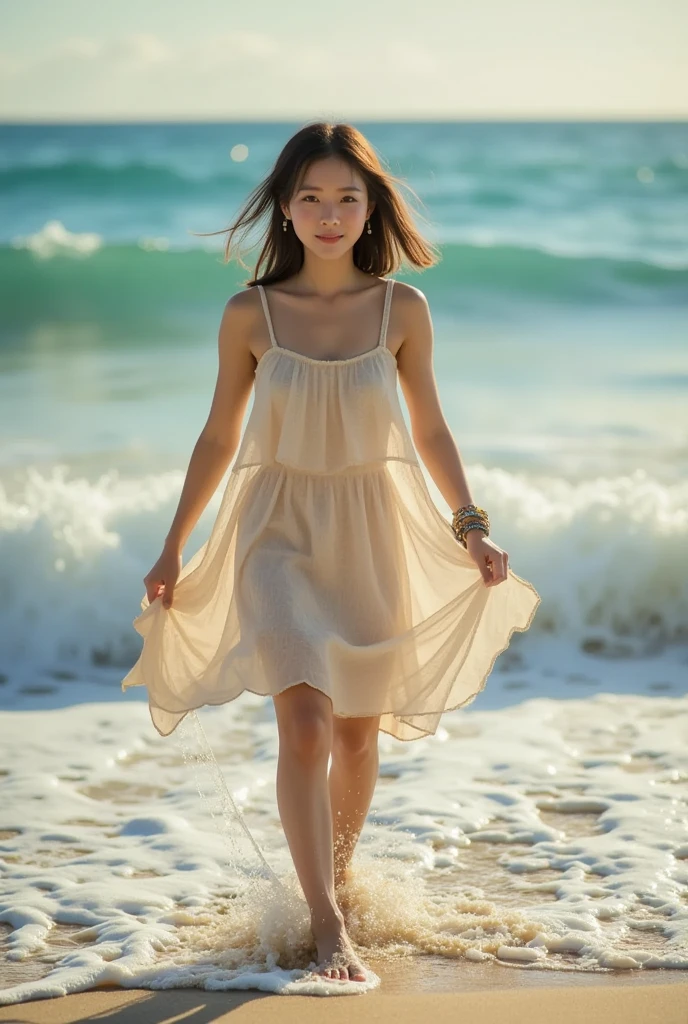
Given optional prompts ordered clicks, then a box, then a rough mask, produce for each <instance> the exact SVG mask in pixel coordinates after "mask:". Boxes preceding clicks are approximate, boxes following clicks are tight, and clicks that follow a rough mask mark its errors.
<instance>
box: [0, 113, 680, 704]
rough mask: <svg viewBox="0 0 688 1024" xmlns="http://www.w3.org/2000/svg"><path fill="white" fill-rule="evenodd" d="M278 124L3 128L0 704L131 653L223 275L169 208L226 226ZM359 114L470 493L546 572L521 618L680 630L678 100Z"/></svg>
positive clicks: (573, 637) (613, 645) (187, 443)
mask: <svg viewBox="0 0 688 1024" xmlns="http://www.w3.org/2000/svg"><path fill="white" fill-rule="evenodd" d="M298 127H299V125H297V124H293V125H292V124H284V123H280V124H269V123H260V124H258V123H256V124H251V123H237V124H226V123H225V124H205V123H204V124H169V123H165V124H135V125H50V126H40V125H11V126H10V125H6V126H4V127H0V304H1V309H2V316H1V318H0V441H1V444H0V584H1V586H0V590H1V591H2V594H3V598H2V603H3V608H2V617H3V622H4V628H3V635H2V641H1V645H0V673H2V677H0V678H4V679H5V680H6V682H5V685H4V688H3V689H2V690H0V692H2V693H3V694H4V699H5V702H6V705H7V706H16V704H17V702H19V703H22V702H23V700H24V699H25V698H26V699H28V698H27V697H26V694H25V696H24V697H20V691H21V690H22V687H23V688H24V689H26V686H27V685H29V684H27V682H26V677H27V675H29V676H30V678H31V679H32V680H34V682H33V683H31V685H36V684H35V673H36V672H39V673H48V674H49V676H50V679H51V680H52V681H51V682H50V683H49V684H46V685H47V691H46V692H47V693H48V694H49V693H50V692H51V688H52V689H54V687H55V686H56V685H57V684H56V683H55V674H56V673H57V675H58V678H59V677H60V673H61V674H62V676H65V675H66V677H67V678H70V676H71V675H72V674H75V675H76V676H79V673H82V672H84V671H86V672H93V671H96V670H97V669H98V668H99V667H103V666H108V665H109V666H115V669H116V671H118V672H119V671H120V670H121V669H123V668H124V667H126V666H127V665H128V664H130V663H131V661H132V660H133V658H134V656H135V652H136V650H137V647H138V637H137V636H136V635H135V634H134V632H133V630H132V628H131V619H132V617H133V616H134V615H135V614H136V613H137V611H138V604H139V599H140V596H141V592H142V584H141V578H142V576H143V574H144V572H145V571H146V570H147V569H148V568H149V567H150V564H152V561H153V560H154V559H155V558H156V557H157V554H158V548H159V545H160V542H161V541H162V538H163V536H164V534H165V532H166V530H167V527H168V525H169V521H170V519H171V516H172V514H173V512H174V509H175V507H176V502H177V499H178V496H179V491H180V489H181V485H182V481H183V477H184V472H185V469H186V466H187V464H188V459H189V456H190V453H191V450H192V447H193V444H194V442H195V439H196V437H197V435H198V432H199V431H200V429H201V427H202V425H203V423H204V421H205V417H206V415H207V411H208V408H209V403H210V398H211V395H212V390H213V386H214V380H215V371H216V339H217V328H218V324H219V320H220V316H221V312H222V308H223V305H224V302H225V300H226V298H227V297H228V296H229V295H230V294H231V293H232V292H233V291H235V290H236V289H238V288H240V287H241V286H242V282H243V281H244V280H245V279H246V278H247V277H248V276H249V274H248V271H247V270H246V269H245V268H242V267H240V266H238V265H236V264H229V265H225V264H224V263H223V259H222V244H223V241H224V238H223V236H221V235H218V236H215V237H212V238H202V237H198V236H197V235H196V234H194V233H195V232H209V231H214V230H218V229H220V228H223V227H225V226H226V225H227V224H229V223H230V221H231V219H232V216H233V214H234V213H235V212H236V211H237V210H238V208H239V207H240V205H241V203H242V201H243V199H244V198H245V197H246V195H247V194H248V192H249V191H250V190H251V189H252V187H253V186H254V185H255V184H256V183H257V182H258V181H259V180H260V179H261V178H262V177H263V175H264V174H265V173H266V172H267V171H268V169H269V167H270V166H271V163H272V161H273V160H274V159H275V157H276V156H277V153H278V151H279V149H280V148H281V146H282V145H283V143H284V142H285V141H286V140H287V138H288V137H289V136H290V135H291V134H292V133H293V131H295V130H296V129H297V128H298ZM358 127H360V128H361V129H362V130H363V131H364V132H365V133H366V134H367V135H368V137H369V138H370V140H371V142H372V143H373V145H374V146H375V147H376V149H377V151H378V153H379V154H380V155H381V157H382V158H383V160H384V161H385V162H386V163H387V164H388V166H389V167H390V168H391V170H392V171H393V172H394V173H395V174H398V175H401V176H402V177H403V178H404V179H405V180H406V181H408V183H409V185H410V186H411V187H412V189H413V190H414V191H415V193H416V195H417V196H418V201H417V203H416V208H417V211H418V224H419V226H420V227H421V229H422V230H424V231H425V232H426V233H427V235H428V236H429V237H430V238H431V239H432V240H433V241H437V242H438V243H439V244H440V246H441V249H442V259H441V262H440V263H439V264H438V266H436V267H434V268H433V269H431V270H429V271H427V272H425V273H423V274H418V273H413V272H407V271H403V270H402V271H400V272H399V273H398V274H397V275H396V276H397V277H398V278H399V279H403V280H408V281H411V282H412V283H413V284H415V285H417V286H418V287H420V288H422V289H423V290H424V291H425V293H426V295H427V296H428V299H429V301H430V306H431V310H432V314H433V320H434V324H435V333H436V353H435V356H436V369H437V376H438V382H439V387H440V393H441V397H442V400H443V404H444V408H445V413H446V416H447V419H448V421H449V423H450V425H451V427H452V429H453V430H454V433H455V436H456V439H457V442H458V444H459V447H460V450H461V452H462V455H463V459H464V462H465V464H466V467H467V471H468V474H469V479H470V482H471V485H472V488H473V491H474V495H475V500H476V501H478V502H479V503H480V504H482V505H484V506H486V507H488V508H489V509H490V512H491V517H492V522H493V535H494V537H495V539H496V540H497V542H498V543H500V544H501V545H502V546H503V547H505V548H507V549H508V550H509V552H510V555H511V563H512V567H513V568H514V571H516V572H517V573H519V575H522V576H524V577H526V578H528V579H530V580H531V581H532V582H533V583H534V585H535V586H536V587H537V588H538V590H539V591H540V593H541V594H542V596H543V605H542V608H541V609H540V611H539V613H538V616H537V621H536V622H535V623H534V625H533V627H532V633H533V636H535V637H537V636H538V635H541V636H545V635H546V636H547V637H548V638H549V639H555V640H562V641H563V640H566V641H567V642H570V643H572V644H573V646H574V647H575V648H576V649H578V650H581V649H582V650H596V651H604V650H610V651H616V652H617V653H619V654H622V655H624V654H625V655H628V656H631V657H636V658H637V657H640V656H641V655H642V654H643V653H647V652H648V651H650V650H652V651H656V650H658V649H663V648H664V646H665V645H671V644H673V643H674V642H675V641H677V640H678V641H685V639H686V635H687V633H688V627H687V626H686V623H687V622H688V585H687V583H686V580H687V579H688V572H687V571H686V570H687V569H688V540H687V538H688V512H687V509H688V483H687V482H686V473H687V470H688V124H686V123H652V124H650V123H642V124H632V123H610V124H604V123H597V124H593V123H561V124H548V123H532V124H526V123H505V124H499V123H373V124H365V123H362V122H360V123H358ZM433 493H434V494H435V497H436V498H437V500H438V504H439V505H440V507H441V508H442V509H443V511H446V510H445V509H444V506H443V503H442V499H441V498H440V497H439V495H437V492H436V491H433ZM219 494H220V491H219V490H218V493H217V494H216V496H215V498H214V499H213V502H211V504H210V506H209V507H208V510H207V511H206V513H205V514H204V516H203V517H202V518H201V521H200V522H199V524H198V526H197V527H196V530H195V531H194V534H192V537H191V538H190V541H189V545H188V547H187V549H186V557H189V555H190V553H191V552H192V551H193V550H194V549H195V547H196V546H198V544H200V543H201V541H202V540H203V539H204V538H205V536H206V535H207V532H208V529H209V525H210V522H211V517H212V516H213V514H214V510H215V508H216V507H217V501H218V500H219ZM120 674H121V673H120ZM89 678H90V676H89ZM39 690H40V685H39ZM38 696H40V694H38V695H37V697H38ZM43 697H44V698H45V697H46V694H43Z"/></svg>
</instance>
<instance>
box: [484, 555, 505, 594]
mask: <svg viewBox="0 0 688 1024" xmlns="http://www.w3.org/2000/svg"><path fill="white" fill-rule="evenodd" d="M489 563H490V568H488V571H487V575H486V574H485V572H484V571H483V579H484V580H485V586H486V587H496V586H498V585H499V584H500V583H503V582H504V580H505V579H506V578H507V576H508V575H509V555H508V553H507V552H506V551H502V552H501V553H500V554H499V555H496V556H495V557H494V558H491V559H489Z"/></svg>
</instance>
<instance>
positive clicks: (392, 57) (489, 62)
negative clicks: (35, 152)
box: [0, 0, 688, 121]
mask: <svg viewBox="0 0 688 1024" xmlns="http://www.w3.org/2000/svg"><path fill="white" fill-rule="evenodd" d="M686 54H688V3H687V2H686V0H652V2H650V0H576V2H575V4H572V3H571V2H570V0H567V2H565V3H564V2H562V0H480V2H479V3H478V2H476V0H470V2H465V0H417V2H415V3H411V2H410V0H346V2H345V3H341V4H333V3H328V4H323V2H322V0H260V2H259V3H256V2H253V3H250V2H247V0H241V2H238V0H194V2H193V3H191V2H189V0H116V2H110V3H105V2H103V0H51V2H48V0H0V120H2V121H46V120H47V121H55V120H57V121H60V120H67V121H135V120H175V119H179V120H196V119H200V120H302V119H305V118H312V117H316V116H317V117H324V118H329V119H334V120H336V119H347V118H354V117H355V118H359V119H364V118H368V119H371V120H379V119H387V120H403V119H408V120H415V119H422V118H435V119H445V118H446V119H454V118H458V119H461V118H468V119H480V120H490V119H493V120H510V119H517V120H523V119H531V120H555V119H571V120H576V119H593V120H606V119H623V120H647V119H650V120H652V119H660V120H661V119H666V120H671V119H685V118H687V117H688V61H687V59H686Z"/></svg>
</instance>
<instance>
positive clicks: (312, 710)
mask: <svg viewBox="0 0 688 1024" xmlns="http://www.w3.org/2000/svg"><path fill="white" fill-rule="evenodd" d="M273 700H274V704H275V713H276V715H277V727H278V732H279V757H278V762H277V805H278V808H279V813H280V818H281V821H282V827H283V828H284V834H285V836H286V838H287V842H288V844H289V850H290V852H291V855H292V858H293V861H294V867H295V868H296V874H297V876H298V879H299V882H300V883H301V887H302V889H303V892H304V896H305V897H306V902H307V903H308V906H309V908H310V912H311V927H312V929H313V938H314V939H315V943H316V946H317V950H318V962H319V965H320V973H322V974H323V975H325V976H326V977H331V978H344V979H346V978H349V977H350V978H351V979H352V980H354V981H365V974H364V973H363V969H362V964H361V962H360V960H358V958H357V957H356V955H355V953H354V951H353V949H352V947H351V943H350V940H349V937H348V935H347V933H346V927H345V925H344V918H343V915H342V913H341V911H340V909H339V907H338V906H337V902H336V899H335V893H334V856H333V848H332V811H331V808H330V796H329V791H328V783H327V763H328V760H329V756H330V751H331V749H332V703H331V701H330V698H329V697H327V696H326V695H325V694H324V693H321V692H320V690H316V689H315V688H314V687H312V686H309V685H308V684H307V683H299V684H297V685H296V686H290V687H289V688H288V689H286V690H284V691H283V692H282V693H280V694H277V695H276V696H275V697H274V698H273ZM333 957H335V958H336V961H337V963H342V964H345V965H346V966H341V967H340V966H336V965H333V964H332V963H331V961H332V958H333Z"/></svg>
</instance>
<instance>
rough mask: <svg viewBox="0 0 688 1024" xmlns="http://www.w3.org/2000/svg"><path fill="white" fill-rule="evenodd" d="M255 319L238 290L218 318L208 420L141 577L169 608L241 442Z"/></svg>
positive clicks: (152, 594) (246, 297) (252, 369)
mask: <svg viewBox="0 0 688 1024" xmlns="http://www.w3.org/2000/svg"><path fill="white" fill-rule="evenodd" d="M254 324H255V299H254V297H253V296H252V295H250V294H248V292H246V291H244V292H237V293H236V294H235V295H233V296H232V297H231V298H230V299H229V300H228V302H227V303H226V305H225V308H224V312H223V315H222V320H221V323H220V328H219V332H218V356H219V365H218V374H217V382H216V384H215V393H214V395H213V400H212V404H211V407H210V412H209V414H208V419H207V421H206V423H205V426H204V427H203V429H202V431H201V433H200V435H199V437H198V440H197V441H196V444H195V446H194V449H193V452H192V454H191V459H190V460H189V466H188V469H187V471H186V478H185V480H184V485H183V487H182V492H181V495H180V498H179V504H178V506H177V511H176V513H175V515H174V518H173V520H172V525H171V526H170V529H169V531H168V534H167V537H166V538H165V542H164V546H163V551H162V554H161V555H160V558H159V559H158V561H157V562H156V563H155V565H154V566H153V567H152V569H151V570H150V572H149V573H148V574H147V575H146V576H145V577H144V581H143V582H144V583H145V585H146V593H147V596H148V600H149V601H150V602H152V601H154V600H155V598H156V597H158V596H159V595H160V594H161V593H162V594H163V605H164V607H166V608H169V607H170V605H171V604H172V595H173V592H174V587H175V584H176V582H177V578H178V576H179V573H180V571H181V558H182V550H183V548H184V545H185V543H186V541H187V539H188V537H189V534H190V533H191V531H192V530H193V528H194V526H195V525H196V523H197V522H198V520H199V519H200V516H201V514H202V512H203V510H204V508H205V507H206V505H207V504H208V502H209V501H210V499H211V497H212V496H213V494H214V493H215V490H216V488H217V486H218V484H219V483H220V481H221V480H222V477H223V476H224V474H225V471H226V469H227V466H228V465H229V464H230V462H231V461H232V458H233V456H234V453H235V452H236V449H237V446H238V444H239V438H240V434H241V424H242V422H243V418H244V412H245V411H246V405H247V403H248V399H249V396H250V394H251V388H252V386H253V379H254V373H255V366H256V360H255V358H254V356H253V354H252V352H251V349H250V347H249V340H250V336H251V329H252V327H253V326H254Z"/></svg>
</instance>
